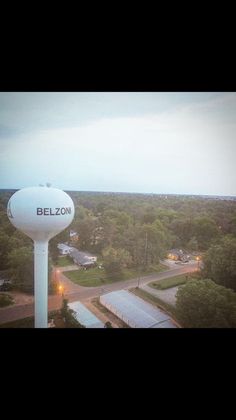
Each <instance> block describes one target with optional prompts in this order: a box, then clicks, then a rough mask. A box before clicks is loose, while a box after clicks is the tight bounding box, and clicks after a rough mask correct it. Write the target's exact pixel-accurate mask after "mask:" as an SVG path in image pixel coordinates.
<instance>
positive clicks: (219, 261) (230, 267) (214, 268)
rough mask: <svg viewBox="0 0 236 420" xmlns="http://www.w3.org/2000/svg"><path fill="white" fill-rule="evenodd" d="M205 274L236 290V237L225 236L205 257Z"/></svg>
mask: <svg viewBox="0 0 236 420" xmlns="http://www.w3.org/2000/svg"><path fill="white" fill-rule="evenodd" d="M203 264H204V265H203V267H204V268H203V275H204V276H207V277H208V278H211V279H212V280H214V281H215V282H216V283H218V284H220V285H222V286H225V287H228V288H231V289H233V290H235V291H236V238H234V237H230V235H227V236H225V237H224V238H223V239H222V240H221V241H220V242H219V243H218V244H217V245H213V246H211V247H210V248H209V250H208V251H207V252H206V254H205V256H204V258H203Z"/></svg>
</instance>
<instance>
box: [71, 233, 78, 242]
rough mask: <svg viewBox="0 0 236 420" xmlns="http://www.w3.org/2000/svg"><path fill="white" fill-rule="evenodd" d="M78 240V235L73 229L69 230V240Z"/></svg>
mask: <svg viewBox="0 0 236 420" xmlns="http://www.w3.org/2000/svg"><path fill="white" fill-rule="evenodd" d="M78 240H79V235H78V233H77V232H75V231H74V230H70V242H72V243H73V242H77V241H78Z"/></svg>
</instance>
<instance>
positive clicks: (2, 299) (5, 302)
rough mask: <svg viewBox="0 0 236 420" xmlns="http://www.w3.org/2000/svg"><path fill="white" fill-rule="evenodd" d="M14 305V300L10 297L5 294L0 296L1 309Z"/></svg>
mask: <svg viewBox="0 0 236 420" xmlns="http://www.w3.org/2000/svg"><path fill="white" fill-rule="evenodd" d="M13 303H14V299H13V298H12V297H11V296H10V295H7V294H6V295H5V294H4V293H1V294H0V308H4V307H5V306H9V305H12V304H13Z"/></svg>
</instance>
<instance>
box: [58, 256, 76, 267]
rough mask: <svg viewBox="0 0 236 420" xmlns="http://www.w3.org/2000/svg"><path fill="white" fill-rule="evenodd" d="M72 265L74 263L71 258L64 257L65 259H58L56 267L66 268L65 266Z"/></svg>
mask: <svg viewBox="0 0 236 420" xmlns="http://www.w3.org/2000/svg"><path fill="white" fill-rule="evenodd" d="M73 264H74V262H73V260H72V258H70V257H67V256H65V257H60V258H58V262H57V264H56V267H66V266H67V265H73Z"/></svg>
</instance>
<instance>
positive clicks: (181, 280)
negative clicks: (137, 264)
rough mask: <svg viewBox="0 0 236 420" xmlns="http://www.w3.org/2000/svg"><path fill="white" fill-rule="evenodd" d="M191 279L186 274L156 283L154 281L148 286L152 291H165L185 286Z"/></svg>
mask: <svg viewBox="0 0 236 420" xmlns="http://www.w3.org/2000/svg"><path fill="white" fill-rule="evenodd" d="M191 278H192V277H191V276H190V275H188V274H184V275H183V274H182V275H180V276H175V277H170V278H169V279H163V280H160V281H157V282H155V281H154V282H153V283H149V285H148V286H150V287H152V288H153V289H158V290H165V289H170V288H171V287H175V286H180V285H181V284H185V283H186V282H187V281H188V280H190V279H191Z"/></svg>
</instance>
